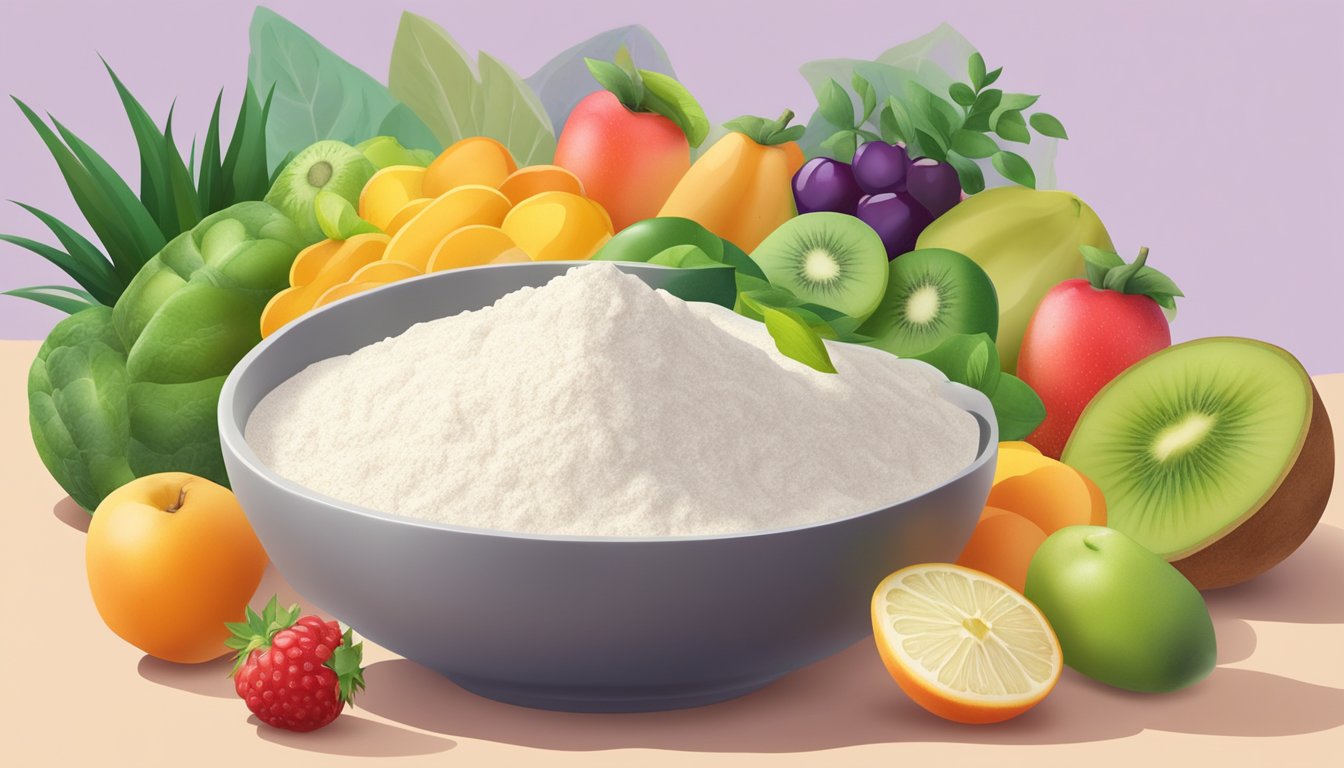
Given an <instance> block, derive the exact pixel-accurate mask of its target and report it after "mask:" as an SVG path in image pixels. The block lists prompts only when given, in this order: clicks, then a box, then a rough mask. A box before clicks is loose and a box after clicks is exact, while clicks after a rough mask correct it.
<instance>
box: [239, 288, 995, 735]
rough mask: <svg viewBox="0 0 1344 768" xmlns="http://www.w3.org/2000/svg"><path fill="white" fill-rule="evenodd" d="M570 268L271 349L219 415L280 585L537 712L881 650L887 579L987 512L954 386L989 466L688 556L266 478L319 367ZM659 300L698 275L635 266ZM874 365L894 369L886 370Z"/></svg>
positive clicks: (376, 299)
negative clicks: (497, 527)
mask: <svg viewBox="0 0 1344 768" xmlns="http://www.w3.org/2000/svg"><path fill="white" fill-rule="evenodd" d="M571 266H574V265H573V264H570V263H562V262H557V263H535V264H515V265H500V266H492V267H480V268H474V269H464V270H457V271H453V272H441V273H435V274H431V275H426V276H424V277H421V278H415V279H412V280H408V281H405V282H400V283H395V284H392V285H389V286H386V287H383V288H379V289H376V290H373V291H370V292H368V293H363V294H359V295H357V296H353V297H351V298H349V299H346V300H344V301H341V302H337V303H335V304H332V305H330V306H328V307H325V308H323V309H322V310H321V311H318V312H315V313H312V314H310V315H307V316H305V317H304V318H303V319H301V320H299V321H298V322H296V323H293V324H291V325H289V326H287V327H286V328H284V329H283V330H281V331H279V332H278V333H276V334H274V335H272V336H270V337H269V338H267V339H266V340H265V341H263V342H262V343H261V344H260V345H258V346H257V347H256V348H255V349H253V350H252V351H251V352H250V353H249V354H248V355H247V356H246V357H244V358H243V360H242V361H241V362H240V363H239V364H238V365H237V367H235V368H234V369H233V372H232V373H231V374H230V375H229V377H228V380H227V381H226V382H225V384H224V389H223V391H222V393H221V394H220V401H219V431H220V439H221V443H222V445H223V450H224V463H225V465H226V466H227V468H228V473H229V480H230V482H231V483H232V485H233V490H234V491H235V493H236V494H237V496H238V499H239V501H240V502H241V503H242V506H243V509H244V510H246V512H247V516H248V519H249V520H250V521H251V523H252V526H253V527H254V528H255V530H256V532H257V535H258V537H260V539H261V541H262V543H263V544H264V545H265V547H266V551H267V553H269V555H270V557H271V560H272V562H274V563H275V566H276V567H277V568H278V569H279V570H280V573H281V574H282V575H283V576H284V577H285V578H286V579H287V580H288V581H289V583H290V584H292V585H293V586H294V587H295V588H296V589H297V590H298V591H299V592H300V593H301V594H303V595H304V596H305V597H307V598H308V599H310V600H312V601H314V602H315V603H316V604H317V605H320V606H322V608H323V609H325V610H327V611H330V612H331V613H332V614H333V615H334V616H335V617H336V618H338V619H340V620H341V621H343V622H345V623H346V624H348V625H350V626H351V627H353V628H354V630H355V631H356V632H357V633H359V634H360V635H362V636H364V637H366V638H368V639H369V640H372V641H374V642H376V643H378V644H379V645H382V646H384V647H386V648H388V649H390V650H392V651H395V652H396V653H399V654H401V655H402V656H405V657H406V658H408V659H411V660H414V661H416V662H419V663H420V664H423V665H425V666H427V667H430V668H432V669H435V670H437V671H438V672H440V673H442V674H443V675H446V676H447V677H448V678H450V679H452V680H453V681H454V682H456V683H457V684H459V685H461V686H462V687H463V688H466V689H467V690H470V691H473V692H475V693H478V694H480V695H483V696H487V697H489V698H492V699H497V700H500V701H505V702H510V703H514V704H521V705H525V706H530V707H541V708H546V709H559V710H568V711H584V712H613V711H621V712H628V711H647V710H660V709H674V708H678V707H690V706H697V705H701V704H709V703H712V702H716V701H721V700H724V699H729V698H733V697H735V696H740V695H742V694H745V693H748V692H750V691H754V690H756V689H757V688H760V687H761V686H764V685H766V684H767V683H769V682H771V681H772V680H775V679H776V678H779V677H780V676H782V675H785V674H788V673H789V672H792V671H794V670H796V669H799V668H801V667H803V666H805V665H807V664H811V663H812V662H814V661H817V660H819V659H822V658H824V657H826V656H829V655H831V654H833V653H836V652H837V651H840V650H842V649H844V648H846V647H848V646H850V645H852V644H853V643H855V642H857V641H858V640H860V639H862V638H863V637H865V636H866V635H867V634H868V633H869V632H870V631H871V624H870V619H869V608H868V604H869V600H870V598H871V595H872V591H873V588H874V587H875V586H876V585H877V583H878V582H879V581H880V580H881V579H882V578H883V577H885V576H886V575H887V574H889V573H891V572H892V571H894V570H896V569H897V568H901V567H903V566H906V565H910V564H913V563H921V562H946V561H951V560H953V559H955V558H956V557H957V555H958V553H959V552H960V550H961V548H962V546H963V545H964V544H965V542H966V540H967V539H968V538H969V536H970V534H971V530H972V529H973V528H974V527H975V524H976V521H977V519H978V518H979V515H980V512H981V509H982V508H983V506H984V503H985V499H986V497H987V496H988V494H989V487H990V483H991V481H992V480H993V476H994V464H995V460H996V456H997V448H998V429H997V426H996V422H995V419H994V414H993V411H992V409H991V407H990V405H989V402H988V400H987V399H986V398H985V397H984V396H983V395H982V394H980V393H979V392H976V391H974V390H971V389H969V388H967V387H963V386H961V385H958V384H952V383H948V384H947V385H946V391H945V393H944V394H945V396H946V398H947V399H948V400H950V401H951V402H953V403H955V404H957V405H958V406H960V407H962V408H964V409H966V410H967V411H969V412H970V413H972V414H973V415H975V416H976V418H977V420H978V421H979V422H980V447H979V452H978V454H977V457H976V459H975V461H974V463H972V464H971V466H969V467H967V468H966V469H964V470H963V471H962V472H961V473H960V474H958V475H957V476H956V477H954V478H953V479H952V480H950V481H948V482H947V483H945V484H944V485H942V486H940V487H938V488H934V489H932V490H930V491H928V492H926V493H923V494H920V495H918V496H915V497H913V498H907V499H900V500H895V503H893V504H891V505H890V506H888V507H884V508H882V509H876V510H870V511H866V512H863V513H860V514H855V515H853V516H851V517H847V518H842V519H839V520H835V521H831V522H826V523H820V524H813V525H805V526H797V527H793V528H785V529H778V530H770V531H762V532H755V533H744V534H731V535H714V536H695V537H677V538H661V539H657V538H614V537H595V536H588V537H585V536H561V535H525V534H517V533H504V532H498V531H488V530H480V529H472V528H466V527H459V526H451V525H443V524H437V523H432V522H424V521H419V520H412V519H406V518H399V517H394V516H392V515H388V514H385V513H382V512H378V511H376V510H372V509H365V508H363V507H359V506H356V505H354V504H348V503H345V502H342V501H338V500H336V499H332V498H328V497H325V496H322V495H321V494H318V493H316V492H313V491H311V490H308V489H306V488H303V487H300V486H298V485H296V484H295V483H292V482H289V481H288V480H285V479H283V478H281V477H279V476H277V475H276V474H274V473H273V472H271V471H270V470H269V469H267V468H266V467H265V466H263V465H262V464H261V462H260V461H259V460H258V458H257V456H256V454H255V453H253V451H252V449H251V448H249V447H248V445H247V443H246V442H245V441H244V439H243V430H244V428H245V426H246V424H247V420H248V417H249V416H250V415H251V414H252V410H253V408H255V407H256V405H257V403H258V402H259V401H260V400H261V399H262V398H263V397H264V396H265V395H266V394H267V393H269V392H270V391H271V390H272V389H274V388H275V387H276V386H278V385H279V384H280V383H281V382H283V381H285V380H286V379H288V378H290V377H291V376H293V375H295V374H296V373H298V372H299V371H301V370H303V369H304V368H305V367H307V366H308V365H310V364H312V363H315V362H317V361H319V360H323V359H325V358H329V357H333V356H336V355H344V354H348V353H350V352H353V351H354V350H356V349H358V348H360V347H363V346H365V345H368V344H371V343H373V342H376V341H379V340H381V339H383V338H385V337H387V336H394V335H397V334H399V333H401V332H402V331H404V330H406V329H407V328H409V327H410V326H411V325H413V324H415V323H418V322H422V321H426V320H432V319H435V318H440V317H445V316H448V315H453V314H456V313H458V312H461V311H464V310H472V309H478V308H480V307H483V306H486V305H489V304H491V303H493V302H494V301H495V300H496V299H498V298H499V297H501V296H503V295H505V294H507V293H509V292H511V291H514V290H516V289H518V288H520V287H523V286H528V285H531V286H539V285H543V284H545V283H546V282H547V281H548V280H550V279H551V278H553V277H556V276H558V275H561V274H563V273H564V272H565V271H566V270H567V269H569V268H570V267H571ZM621 269H623V270H624V271H626V272H629V273H630V274H633V275H636V276H637V277H639V278H640V279H642V280H644V281H645V282H646V283H648V284H649V285H652V286H654V287H668V286H671V289H673V292H674V293H675V292H676V291H675V290H674V289H675V287H676V283H677V281H679V280H685V279H693V275H688V273H693V272H694V270H675V269H667V268H664V267H656V266H649V265H621ZM872 353H873V354H886V353H885V352H879V351H877V350H873V352H872Z"/></svg>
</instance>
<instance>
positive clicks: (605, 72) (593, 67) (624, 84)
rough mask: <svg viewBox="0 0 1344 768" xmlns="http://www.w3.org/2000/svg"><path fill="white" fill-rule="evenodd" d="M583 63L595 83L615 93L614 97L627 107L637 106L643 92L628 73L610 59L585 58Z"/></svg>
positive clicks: (633, 107)
mask: <svg viewBox="0 0 1344 768" xmlns="http://www.w3.org/2000/svg"><path fill="white" fill-rule="evenodd" d="M583 63H584V64H586V65H588V71H589V72H591V73H592V74H593V79H594V80H596V81H597V84H598V85H600V86H602V87H603V88H605V89H607V90H608V91H611V92H612V93H613V94H615V95H616V99H617V100H618V101H620V102H621V103H622V104H624V105H625V107H626V108H627V109H635V108H637V107H638V106H639V102H640V96H642V95H643V94H641V93H640V88H639V86H637V85H636V84H635V81H634V80H632V79H631V78H630V73H628V72H626V71H625V70H624V69H621V68H620V66H619V65H617V64H616V63H615V62H611V61H600V60H598V59H588V58H585V59H584V60H583Z"/></svg>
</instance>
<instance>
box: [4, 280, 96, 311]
mask: <svg viewBox="0 0 1344 768" xmlns="http://www.w3.org/2000/svg"><path fill="white" fill-rule="evenodd" d="M0 293H4V294H7V295H9V296H17V297H19V298H21V299H28V300H30V301H36V302H37V303H38V304H45V305H46V306H48V307H51V308H52V309H55V310H57V311H59V312H64V313H66V314H67V315H73V314H75V313H76V312H81V311H83V310H86V309H88V308H90V307H101V306H105V305H103V304H101V303H100V302H99V301H98V300H97V299H95V298H93V296H91V295H89V292H88V291H81V290H79V289H78V288H71V287H70V286H68V285H33V286H29V287H27V288H14V289H11V290H8V291H0Z"/></svg>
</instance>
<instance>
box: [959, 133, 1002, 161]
mask: <svg viewBox="0 0 1344 768" xmlns="http://www.w3.org/2000/svg"><path fill="white" fill-rule="evenodd" d="M952 151H954V152H956V153H957V154H960V155H963V156H965V157H974V158H979V157H989V156H991V155H993V154H994V153H995V152H998V151H999V145H998V144H995V143H994V140H993V139H991V138H989V137H988V136H986V135H984V134H983V133H976V132H975V131H967V130H959V131H957V132H956V133H954V134H952Z"/></svg>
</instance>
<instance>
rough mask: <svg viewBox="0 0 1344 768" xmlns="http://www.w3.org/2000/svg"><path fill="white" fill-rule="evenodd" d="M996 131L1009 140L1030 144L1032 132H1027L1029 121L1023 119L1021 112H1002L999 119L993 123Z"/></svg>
mask: <svg viewBox="0 0 1344 768" xmlns="http://www.w3.org/2000/svg"><path fill="white" fill-rule="evenodd" d="M993 126H994V132H995V133H997V134H999V135H1000V136H1002V137H1003V138H1005V139H1007V140H1009V141H1016V142H1018V143H1019V144H1030V143H1031V134H1030V133H1029V132H1027V121H1026V120H1023V119H1022V113H1021V112H1000V113H999V117H998V120H997V121H996V122H994V123H993Z"/></svg>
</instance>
